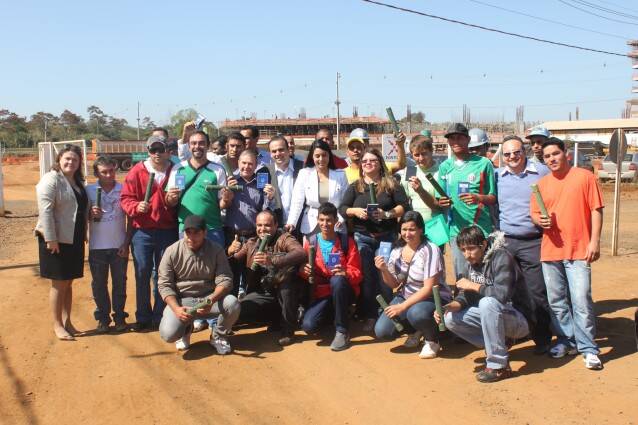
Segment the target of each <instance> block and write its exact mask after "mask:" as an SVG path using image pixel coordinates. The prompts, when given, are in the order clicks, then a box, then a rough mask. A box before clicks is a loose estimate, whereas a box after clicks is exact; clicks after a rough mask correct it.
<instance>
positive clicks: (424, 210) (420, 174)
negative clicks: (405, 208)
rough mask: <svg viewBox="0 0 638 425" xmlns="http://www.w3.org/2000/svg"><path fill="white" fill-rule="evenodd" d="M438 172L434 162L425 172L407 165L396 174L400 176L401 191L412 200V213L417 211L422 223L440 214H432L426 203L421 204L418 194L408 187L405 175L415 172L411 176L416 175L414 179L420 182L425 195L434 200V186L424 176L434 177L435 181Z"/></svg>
mask: <svg viewBox="0 0 638 425" xmlns="http://www.w3.org/2000/svg"><path fill="white" fill-rule="evenodd" d="M410 168H412V170H413V171H409V169H410ZM438 170H439V165H438V164H437V163H436V162H435V163H434V164H433V165H432V167H430V168H428V169H426V170H424V169H422V168H421V167H419V166H418V165H408V166H407V167H405V168H404V169H403V170H400V171H399V172H398V173H397V174H398V175H399V176H401V186H403V190H405V193H406V194H407V195H408V197H409V198H410V199H411V200H412V209H413V210H414V211H417V212H418V213H419V214H421V217H423V221H424V222H427V221H428V220H430V219H431V218H432V217H434V216H436V215H439V214H440V212H435V213H432V209H431V208H430V207H428V206H427V205H426V203H425V202H423V200H422V199H421V197H420V196H419V194H418V193H416V192H415V191H414V190H413V189H412V187H411V186H410V182H408V181H407V179H406V177H405V176H406V174H408V172H410V174H412V173H414V172H416V174H412V175H416V177H417V178H418V179H419V181H420V182H421V186H423V189H425V191H426V192H427V193H429V194H430V195H432V196H433V197H434V198H436V196H437V193H436V190H434V186H432V184H431V183H430V182H429V181H428V179H427V178H425V175H426V174H427V173H430V174H432V175H433V176H434V178H435V179H437V176H438Z"/></svg>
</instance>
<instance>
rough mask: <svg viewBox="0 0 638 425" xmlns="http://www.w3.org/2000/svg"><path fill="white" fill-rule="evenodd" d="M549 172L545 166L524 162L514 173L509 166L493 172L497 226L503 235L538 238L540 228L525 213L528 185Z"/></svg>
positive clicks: (529, 192)
mask: <svg viewBox="0 0 638 425" xmlns="http://www.w3.org/2000/svg"><path fill="white" fill-rule="evenodd" d="M547 174H549V169H548V168H547V167H546V166H545V165H543V164H541V163H539V162H532V161H527V163H526V164H525V169H524V170H523V171H521V172H520V173H519V174H514V173H513V172H512V170H510V168H509V167H501V168H498V169H497V170H496V171H495V177H496V192H497V196H498V209H499V217H498V219H499V220H498V224H499V229H500V230H501V231H503V232H504V233H505V235H507V236H514V237H521V238H533V237H536V236H537V237H540V236H541V234H542V229H540V228H539V227H537V226H536V225H535V224H534V223H533V222H532V218H531V217H530V215H529V199H530V196H531V194H532V187H531V185H532V184H535V183H536V182H537V181H538V180H539V179H540V178H541V177H543V176H546V175H547Z"/></svg>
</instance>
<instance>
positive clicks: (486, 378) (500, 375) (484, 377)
mask: <svg viewBox="0 0 638 425" xmlns="http://www.w3.org/2000/svg"><path fill="white" fill-rule="evenodd" d="M510 376H512V369H510V367H509V366H507V367H505V368H503V369H490V368H489V367H486V368H485V369H483V370H482V371H480V372H479V373H477V374H476V380H477V381H479V382H483V383H489V382H498V381H500V380H503V379H507V378H509V377H510Z"/></svg>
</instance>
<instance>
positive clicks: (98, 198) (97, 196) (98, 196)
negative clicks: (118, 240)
mask: <svg viewBox="0 0 638 425" xmlns="http://www.w3.org/2000/svg"><path fill="white" fill-rule="evenodd" d="M95 206H96V207H98V209H102V188H101V187H98V188H96V189H95ZM93 221H100V219H99V218H94V219H93Z"/></svg>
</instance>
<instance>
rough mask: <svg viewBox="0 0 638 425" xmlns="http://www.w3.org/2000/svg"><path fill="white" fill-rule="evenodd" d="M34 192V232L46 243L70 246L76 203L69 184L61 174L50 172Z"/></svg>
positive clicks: (86, 214)
mask: <svg viewBox="0 0 638 425" xmlns="http://www.w3.org/2000/svg"><path fill="white" fill-rule="evenodd" d="M35 190H36V193H37V198H38V223H37V224H36V225H35V230H36V232H38V233H40V234H41V235H42V237H43V238H44V240H45V241H47V242H51V241H58V242H59V243H65V244H72V243H73V236H74V233H75V213H76V212H77V210H78V202H77V200H76V199H75V193H74V192H73V188H72V187H71V183H69V181H68V180H67V179H66V177H64V174H62V173H61V172H59V171H54V170H51V171H49V172H48V173H46V174H45V175H43V176H42V179H40V182H39V183H38V184H37V185H36V187H35ZM88 208H89V206H88V204H87V211H86V212H85V214H84V217H85V219H86V218H87V217H88Z"/></svg>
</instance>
